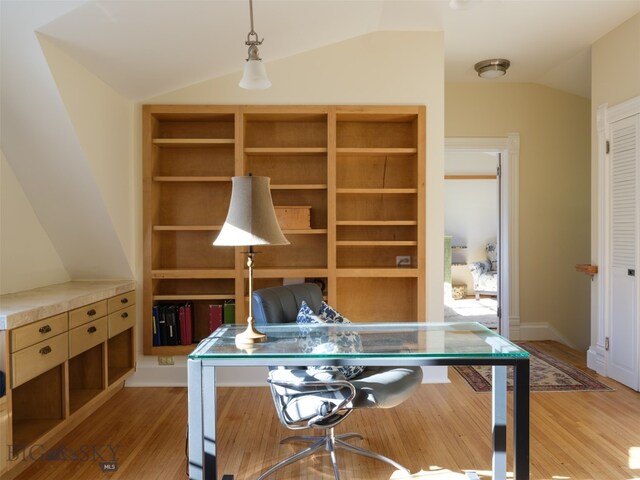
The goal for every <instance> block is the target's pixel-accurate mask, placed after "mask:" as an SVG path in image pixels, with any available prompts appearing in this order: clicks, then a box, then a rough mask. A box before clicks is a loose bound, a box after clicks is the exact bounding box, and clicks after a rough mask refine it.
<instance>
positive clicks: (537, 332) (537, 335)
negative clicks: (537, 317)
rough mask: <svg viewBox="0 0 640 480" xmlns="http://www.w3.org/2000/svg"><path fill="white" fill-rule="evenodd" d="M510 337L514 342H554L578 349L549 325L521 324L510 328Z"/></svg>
mask: <svg viewBox="0 0 640 480" xmlns="http://www.w3.org/2000/svg"><path fill="white" fill-rule="evenodd" d="M509 334H510V335H509V337H510V340H512V341H516V342H517V341H527V340H533V341H535V340H554V341H556V342H560V343H562V344H564V345H567V346H569V347H572V348H577V347H576V345H574V344H572V342H571V341H569V340H568V339H567V338H566V337H564V336H563V335H561V334H560V333H559V332H558V331H557V330H556V329H555V328H553V327H552V326H551V325H549V324H548V323H544V322H536V323H520V324H519V325H514V326H510V327H509Z"/></svg>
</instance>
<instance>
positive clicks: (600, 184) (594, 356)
mask: <svg viewBox="0 0 640 480" xmlns="http://www.w3.org/2000/svg"><path fill="white" fill-rule="evenodd" d="M633 115H640V96H637V97H633V98H631V99H629V100H626V101H624V102H621V103H618V104H616V105H613V106H611V107H609V105H608V104H607V103H603V104H601V105H600V106H599V107H598V110H597V116H596V128H597V142H598V150H597V155H598V158H597V172H598V179H597V192H594V193H595V195H596V196H597V204H596V209H597V216H598V218H597V232H596V238H597V242H598V248H597V254H596V265H598V275H597V276H596V277H595V278H594V279H593V280H594V286H593V288H592V293H594V292H595V294H596V300H595V301H592V305H591V307H592V318H593V317H595V322H596V325H595V332H596V335H595V345H591V346H590V347H589V350H588V352H587V367H589V368H591V369H593V370H595V371H596V372H598V373H599V374H601V375H604V376H608V368H607V366H608V361H609V360H608V357H609V352H607V351H606V349H605V339H606V337H607V336H609V331H610V325H609V322H608V319H609V317H610V315H608V314H607V312H610V308H611V297H610V292H609V285H610V284H611V278H610V275H611V274H610V266H609V257H610V253H611V252H610V249H611V246H610V239H609V235H608V225H607V223H608V222H607V212H608V208H609V198H610V195H611V192H610V188H609V183H610V182H609V168H608V166H607V163H608V162H607V159H608V154H607V153H606V142H607V140H609V139H610V137H611V135H610V126H611V124H612V123H613V122H617V121H620V120H623V119H625V118H628V117H631V116H633ZM594 310H595V311H594Z"/></svg>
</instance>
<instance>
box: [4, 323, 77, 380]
mask: <svg viewBox="0 0 640 480" xmlns="http://www.w3.org/2000/svg"><path fill="white" fill-rule="evenodd" d="M68 353H69V342H68V335H67V333H66V332H65V333H62V334H60V335H56V336H55V337H52V338H49V339H47V340H45V341H43V342H40V343H36V344H35V345H32V346H30V347H27V348H23V349H22V350H20V351H19V352H16V353H12V354H11V384H12V386H13V388H15V387H17V386H18V385H22V384H23V383H24V382H26V381H28V380H31V379H32V378H34V377H37V376H38V375H40V374H41V373H44V372H46V371H47V370H51V369H52V368H53V367H55V366H56V365H60V364H61V363H63V362H64V361H65V360H66V359H67V356H68Z"/></svg>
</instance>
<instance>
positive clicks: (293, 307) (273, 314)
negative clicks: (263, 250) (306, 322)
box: [251, 283, 323, 324]
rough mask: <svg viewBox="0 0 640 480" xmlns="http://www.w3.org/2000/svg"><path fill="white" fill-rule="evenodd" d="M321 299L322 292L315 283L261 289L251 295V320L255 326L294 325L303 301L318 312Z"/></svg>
mask: <svg viewBox="0 0 640 480" xmlns="http://www.w3.org/2000/svg"><path fill="white" fill-rule="evenodd" d="M322 299H323V297H322V290H320V287H318V285H316V284H315V283H296V284H292V285H283V286H281V287H270V288H261V289H260V290H256V291H254V292H253V295H252V299H251V300H252V308H253V320H254V322H255V323H256V324H265V323H294V322H295V321H296V317H297V315H298V310H300V305H301V304H302V301H303V300H304V301H305V302H306V303H307V305H309V308H311V310H313V311H314V312H318V311H319V310H320V305H321V303H322Z"/></svg>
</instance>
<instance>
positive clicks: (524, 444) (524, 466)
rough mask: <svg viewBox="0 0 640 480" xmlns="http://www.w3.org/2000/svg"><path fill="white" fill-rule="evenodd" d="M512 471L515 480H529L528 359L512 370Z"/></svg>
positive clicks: (522, 360)
mask: <svg viewBox="0 0 640 480" xmlns="http://www.w3.org/2000/svg"><path fill="white" fill-rule="evenodd" d="M513 450H514V463H515V465H514V467H513V471H514V474H515V479H516V480H529V359H528V358H526V359H519V360H516V364H515V366H514V368H513Z"/></svg>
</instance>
